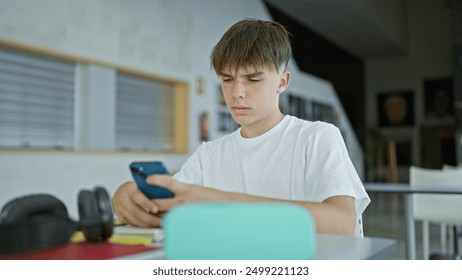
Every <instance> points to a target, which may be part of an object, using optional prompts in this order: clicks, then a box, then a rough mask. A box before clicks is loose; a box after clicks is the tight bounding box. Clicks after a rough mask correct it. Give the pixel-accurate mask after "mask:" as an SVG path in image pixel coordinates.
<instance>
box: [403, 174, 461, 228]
mask: <svg viewBox="0 0 462 280" xmlns="http://www.w3.org/2000/svg"><path fill="white" fill-rule="evenodd" d="M410 184H411V186H419V187H421V188H425V187H429V188H434V187H435V186H439V187H458V188H461V189H462V169H445V170H438V169H427V168H420V167H416V166H412V167H411V168H410ZM413 199H414V218H415V219H416V220H427V221H430V222H438V223H449V224H460V223H462V194H415V195H413Z"/></svg>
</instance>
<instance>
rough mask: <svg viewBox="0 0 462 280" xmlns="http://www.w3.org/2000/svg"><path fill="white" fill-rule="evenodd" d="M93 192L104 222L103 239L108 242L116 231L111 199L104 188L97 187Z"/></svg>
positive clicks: (102, 226) (102, 225) (102, 228)
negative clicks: (114, 230)
mask: <svg viewBox="0 0 462 280" xmlns="http://www.w3.org/2000/svg"><path fill="white" fill-rule="evenodd" d="M93 192H94V195H95V198H96V205H97V206H98V210H99V215H100V217H101V222H102V224H101V234H102V235H101V238H102V239H103V240H106V239H108V238H109V237H111V235H112V232H113V229H114V215H113V213H112V205H111V198H110V197H109V194H108V193H107V191H106V190H105V189H104V188H103V187H95V189H94V190H93Z"/></svg>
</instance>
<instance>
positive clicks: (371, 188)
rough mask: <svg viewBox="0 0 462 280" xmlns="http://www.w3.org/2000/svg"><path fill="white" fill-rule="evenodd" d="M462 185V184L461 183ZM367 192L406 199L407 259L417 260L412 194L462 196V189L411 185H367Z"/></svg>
mask: <svg viewBox="0 0 462 280" xmlns="http://www.w3.org/2000/svg"><path fill="white" fill-rule="evenodd" d="M461 183H462V182H461ZM364 187H365V188H366V191H367V192H380V193H399V194H403V195H404V197H405V200H404V202H405V222H406V255H407V259H409V260H415V259H416V249H415V248H416V245H415V244H416V241H415V224H414V201H413V200H412V196H411V194H416V193H428V194H462V188H454V187H448V186H411V185H409V184H391V183H365V184H364Z"/></svg>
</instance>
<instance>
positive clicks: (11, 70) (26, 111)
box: [0, 48, 75, 149]
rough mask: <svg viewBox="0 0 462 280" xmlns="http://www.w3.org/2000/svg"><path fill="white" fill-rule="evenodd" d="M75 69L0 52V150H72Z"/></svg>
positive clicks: (5, 50) (21, 54)
mask: <svg viewBox="0 0 462 280" xmlns="http://www.w3.org/2000/svg"><path fill="white" fill-rule="evenodd" d="M74 71H75V65H74V64H73V63H68V62H67V61H60V60H56V59H49V58H48V57H41V56H38V55H32V54H29V53H22V52H18V51H15V50H10V49H7V48H0V147H4V148H5V147H6V148H54V149H70V148H72V147H73V122H74Z"/></svg>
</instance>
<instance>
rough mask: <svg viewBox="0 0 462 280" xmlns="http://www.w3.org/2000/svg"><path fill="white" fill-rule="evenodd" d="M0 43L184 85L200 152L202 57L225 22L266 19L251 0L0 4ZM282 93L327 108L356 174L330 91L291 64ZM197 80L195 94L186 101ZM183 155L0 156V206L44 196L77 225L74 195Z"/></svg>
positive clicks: (210, 97)
mask: <svg viewBox="0 0 462 280" xmlns="http://www.w3.org/2000/svg"><path fill="white" fill-rule="evenodd" d="M0 7H1V9H0V38H1V39H6V40H10V41H15V42H19V43H23V44H26V45H31V46H36V47H41V48H45V49H48V50H52V51H56V52H60V53H64V54H69V55H74V56H78V57H82V58H87V59H91V60H96V61H100V62H105V63H110V64H115V65H119V66H123V67H129V68H134V69H138V70H141V71H145V72H148V73H152V74H154V75H160V76H164V77H169V78H171V79H177V80H183V81H187V82H188V83H189V85H190V92H189V94H190V98H189V100H190V108H189V110H190V123H189V141H190V143H189V149H190V152H192V151H193V150H194V149H195V148H196V147H197V146H198V145H199V143H200V140H199V129H198V124H199V117H200V114H201V113H202V112H208V113H209V116H210V134H211V137H212V138H215V137H217V136H219V133H218V132H217V130H216V127H217V125H216V121H217V120H216V112H215V108H216V106H217V105H216V104H217V102H218V100H217V98H218V94H217V90H218V88H217V84H218V81H217V78H216V76H215V74H214V73H213V72H212V71H211V69H210V61H209V55H210V51H211V49H212V47H213V46H214V44H215V43H216V42H217V41H218V39H219V37H220V36H221V35H222V33H223V32H224V31H225V30H226V29H227V28H228V27H229V26H230V25H231V24H233V23H234V22H235V21H237V20H239V19H242V18H246V17H256V18H262V19H270V17H269V14H268V12H267V11H266V9H265V7H264V5H263V4H262V3H261V2H260V1H259V0H233V1H229V0H195V1H182V0H169V1H166V0H157V1H154V0H152V1H143V0H133V1H124V0H80V1H73V0H41V1H35V0H0ZM290 67H291V70H292V72H293V78H292V91H291V92H294V93H296V94H297V93H298V94H301V95H303V94H307V95H309V96H310V97H313V98H314V99H319V100H327V101H329V102H331V103H332V104H333V106H334V108H335V109H337V111H338V112H340V114H341V119H342V121H341V123H340V126H342V127H343V129H344V130H345V131H347V135H348V140H347V143H348V148H349V151H350V155H351V157H352V158H353V160H354V163H355V165H356V167H357V168H358V173H359V174H360V176H362V174H363V165H362V152H361V149H360V147H359V144H358V142H357V140H356V137H355V136H354V134H353V133H352V129H351V126H350V124H349V122H348V120H347V117H346V115H345V114H344V112H343V109H342V108H341V105H340V103H339V101H338V98H337V97H336V94H335V92H334V90H333V87H332V86H331V84H330V83H328V82H325V81H323V80H320V79H316V78H314V77H311V76H309V75H307V74H302V73H300V71H299V70H298V68H297V67H296V65H294V63H291V66H290ZM198 77H203V78H204V80H205V93H204V94H202V95H199V94H198V93H197V91H196V80H197V78H198ZM187 156H188V154H184V155H167V154H141V153H132V154H126V153H110V152H100V153H98V152H96V153H79V152H12V151H11V152H7V151H0V205H3V204H4V203H5V202H6V201H8V200H10V199H11V198H13V197H16V196H19V195H23V194H30V193H36V192H48V193H51V194H53V195H56V196H57V197H59V198H60V199H63V200H64V202H65V204H66V205H67V206H68V210H69V211H70V213H71V215H73V216H74V217H77V214H76V213H77V204H76V199H77V193H78V191H79V190H80V189H83V188H86V189H91V188H93V187H94V186H96V185H102V186H104V187H106V188H107V189H108V190H109V192H110V194H111V195H112V194H113V192H114V191H115V189H116V188H117V186H118V185H120V183H122V182H124V181H126V180H130V179H131V178H130V174H129V171H128V164H129V163H130V162H131V161H133V160H153V159H156V160H163V161H164V162H165V163H166V165H167V167H168V168H169V170H170V171H172V172H174V171H176V170H178V169H179V167H180V166H181V164H182V162H183V161H184V160H185V159H186V157H187Z"/></svg>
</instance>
